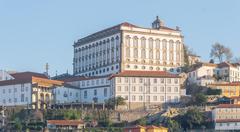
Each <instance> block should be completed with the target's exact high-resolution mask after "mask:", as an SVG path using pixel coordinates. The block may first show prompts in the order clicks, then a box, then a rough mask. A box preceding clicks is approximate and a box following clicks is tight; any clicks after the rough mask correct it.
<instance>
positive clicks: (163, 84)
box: [110, 71, 181, 109]
mask: <svg viewBox="0 0 240 132" xmlns="http://www.w3.org/2000/svg"><path fill="white" fill-rule="evenodd" d="M110 80H111V88H110V90H111V91H110V92H111V96H112V97H118V96H121V97H123V98H125V100H126V103H127V106H128V109H136V108H148V107H151V106H161V105H163V104H169V103H179V102H180V96H181V90H180V76H178V75H175V74H171V73H168V72H166V71H123V72H121V73H119V74H116V75H113V76H112V77H110Z"/></svg>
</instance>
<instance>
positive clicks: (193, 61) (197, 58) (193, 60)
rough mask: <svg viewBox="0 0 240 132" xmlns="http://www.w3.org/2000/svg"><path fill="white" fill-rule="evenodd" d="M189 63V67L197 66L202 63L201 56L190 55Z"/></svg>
mask: <svg viewBox="0 0 240 132" xmlns="http://www.w3.org/2000/svg"><path fill="white" fill-rule="evenodd" d="M188 62H189V65H194V64H197V63H199V62H201V59H200V56H197V55H194V54H188Z"/></svg>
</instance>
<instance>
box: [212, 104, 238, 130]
mask: <svg viewBox="0 0 240 132" xmlns="http://www.w3.org/2000/svg"><path fill="white" fill-rule="evenodd" d="M212 119H213V121H214V128H215V130H221V131H231V130H240V105H239V104H220V105H218V106H216V108H215V109H213V110H212Z"/></svg>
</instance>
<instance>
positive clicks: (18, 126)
mask: <svg viewBox="0 0 240 132" xmlns="http://www.w3.org/2000/svg"><path fill="white" fill-rule="evenodd" d="M14 127H15V129H16V130H17V131H18V132H21V131H22V128H23V126H22V122H21V120H20V119H19V118H16V119H15V120H14Z"/></svg>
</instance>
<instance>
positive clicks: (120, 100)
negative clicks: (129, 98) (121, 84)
mask: <svg viewBox="0 0 240 132" xmlns="http://www.w3.org/2000/svg"><path fill="white" fill-rule="evenodd" d="M105 103H106V104H107V105H108V106H111V107H114V106H116V107H118V106H119V105H126V101H125V99H124V98H123V97H121V96H118V97H116V98H110V99H108V100H106V101H105Z"/></svg>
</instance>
